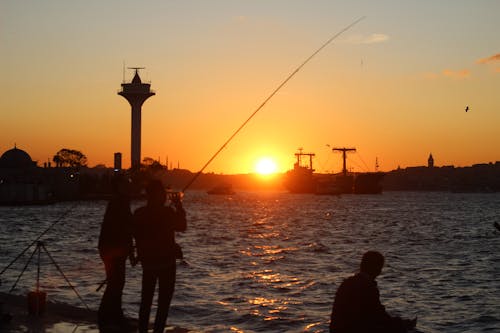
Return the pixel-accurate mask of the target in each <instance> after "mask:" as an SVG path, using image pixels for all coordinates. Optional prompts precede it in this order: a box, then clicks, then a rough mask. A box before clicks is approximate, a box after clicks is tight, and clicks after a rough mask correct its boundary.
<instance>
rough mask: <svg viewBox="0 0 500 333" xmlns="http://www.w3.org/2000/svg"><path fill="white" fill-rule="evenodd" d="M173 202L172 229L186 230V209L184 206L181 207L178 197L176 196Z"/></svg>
mask: <svg viewBox="0 0 500 333" xmlns="http://www.w3.org/2000/svg"><path fill="white" fill-rule="evenodd" d="M173 203H174V230H175V231H181V232H182V231H186V228H187V220H186V211H185V210H184V207H182V202H181V200H180V197H177V198H175V199H174V200H173Z"/></svg>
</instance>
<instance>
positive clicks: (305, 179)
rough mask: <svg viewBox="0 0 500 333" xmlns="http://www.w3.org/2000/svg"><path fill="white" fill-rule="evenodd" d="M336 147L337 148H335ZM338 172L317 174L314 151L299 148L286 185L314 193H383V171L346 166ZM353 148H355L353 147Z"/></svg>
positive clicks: (288, 187)
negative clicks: (362, 169) (307, 160)
mask: <svg viewBox="0 0 500 333" xmlns="http://www.w3.org/2000/svg"><path fill="white" fill-rule="evenodd" d="M334 149H335V148H334ZM342 149H344V155H343V158H344V168H343V170H342V172H341V173H338V174H316V173H314V171H315V170H314V168H313V163H312V159H313V157H314V156H315V154H314V153H303V152H302V149H299V152H298V153H295V157H296V158H297V161H296V162H295V164H294V166H293V169H291V170H289V171H287V172H286V174H285V181H284V186H285V187H286V188H287V189H288V190H289V191H290V192H291V193H314V194H334V195H335V194H337V195H338V194H350V193H352V194H379V193H382V185H381V181H382V179H383V177H384V175H385V174H384V173H383V172H364V173H359V172H358V173H353V172H347V168H346V167H345V151H347V150H346V149H345V148H342ZM351 150H354V149H353V148H352V149H351ZM304 157H309V163H304V161H303V159H304Z"/></svg>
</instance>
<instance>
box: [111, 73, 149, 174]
mask: <svg viewBox="0 0 500 333" xmlns="http://www.w3.org/2000/svg"><path fill="white" fill-rule="evenodd" d="M130 69H135V75H134V78H133V79H132V82H131V83H122V91H120V92H118V95H120V96H123V97H125V99H126V100H127V101H128V102H129V103H130V106H131V107H132V143H131V169H133V170H138V169H139V168H140V166H141V108H142V104H143V103H144V102H145V101H146V100H147V99H148V98H149V97H151V96H153V95H155V93H154V92H153V91H151V89H150V88H151V84H149V83H142V81H141V78H140V77H139V69H143V67H130Z"/></svg>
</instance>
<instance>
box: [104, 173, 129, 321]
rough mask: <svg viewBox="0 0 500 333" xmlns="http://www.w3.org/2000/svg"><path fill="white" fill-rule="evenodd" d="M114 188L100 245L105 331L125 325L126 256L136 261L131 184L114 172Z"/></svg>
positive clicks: (105, 215) (112, 185) (112, 181)
mask: <svg viewBox="0 0 500 333" xmlns="http://www.w3.org/2000/svg"><path fill="white" fill-rule="evenodd" d="M111 187H112V197H111V200H110V201H109V202H108V205H107V206H106V212H105V213H104V219H103V221H102V224H101V232H100V235H99V244H98V248H99V254H100V256H101V259H102V261H103V262H104V267H105V269H106V282H107V285H106V290H105V291H104V294H103V296H102V300H101V304H100V306H99V311H98V321H99V327H100V328H101V329H103V330H104V329H105V328H106V327H107V326H109V325H111V326H114V327H116V328H118V327H122V326H123V325H124V324H126V321H125V318H124V316H123V310H122V292H123V287H124V285H125V264H126V260H127V257H130V258H131V263H132V264H134V252H133V245H132V212H131V210H130V197H129V183H128V181H127V179H126V178H125V177H123V176H122V175H115V176H114V178H113V179H112V180H111Z"/></svg>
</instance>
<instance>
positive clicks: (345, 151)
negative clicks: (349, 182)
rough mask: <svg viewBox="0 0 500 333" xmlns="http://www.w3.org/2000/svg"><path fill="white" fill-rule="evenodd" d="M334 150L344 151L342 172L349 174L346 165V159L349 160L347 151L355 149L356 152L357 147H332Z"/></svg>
mask: <svg viewBox="0 0 500 333" xmlns="http://www.w3.org/2000/svg"><path fill="white" fill-rule="evenodd" d="M332 151H334V152H335V151H341V152H342V162H343V163H342V173H343V174H344V176H346V175H347V166H346V160H347V152H349V151H353V152H355V151H356V148H345V147H343V148H332Z"/></svg>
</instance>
